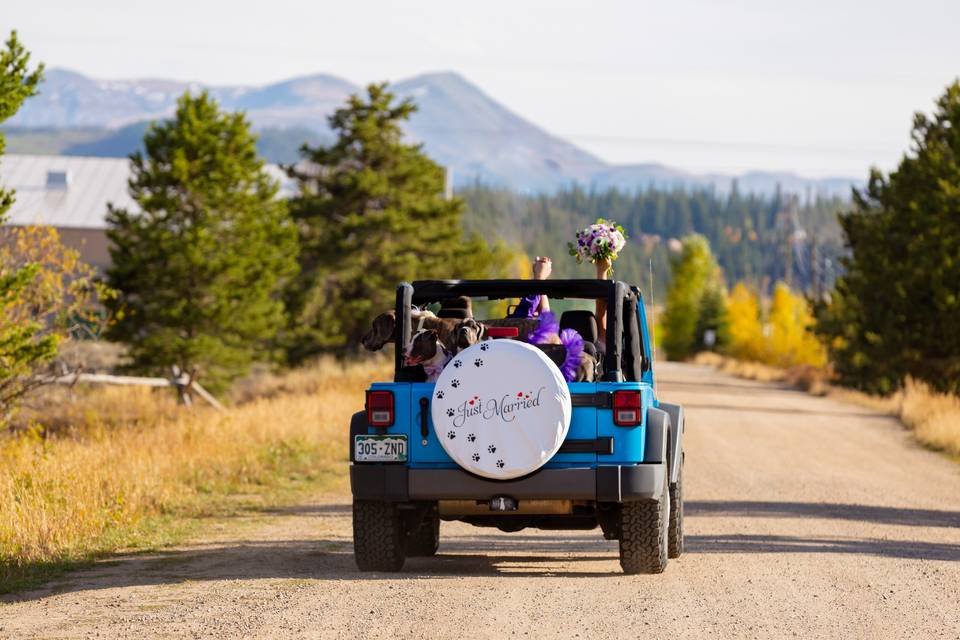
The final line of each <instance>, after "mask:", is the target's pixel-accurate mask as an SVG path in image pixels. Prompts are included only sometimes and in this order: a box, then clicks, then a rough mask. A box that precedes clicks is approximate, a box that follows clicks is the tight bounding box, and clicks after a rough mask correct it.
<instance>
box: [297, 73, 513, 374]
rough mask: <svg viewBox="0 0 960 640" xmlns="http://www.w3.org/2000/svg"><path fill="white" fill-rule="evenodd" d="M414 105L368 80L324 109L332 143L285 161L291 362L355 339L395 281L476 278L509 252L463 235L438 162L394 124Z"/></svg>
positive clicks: (458, 207) (386, 302)
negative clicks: (295, 268)
mask: <svg viewBox="0 0 960 640" xmlns="http://www.w3.org/2000/svg"><path fill="white" fill-rule="evenodd" d="M415 109H416V107H415V105H414V103H413V102H412V101H411V100H409V99H408V100H403V101H400V102H397V101H395V99H394V95H393V94H392V93H390V92H389V91H388V90H387V87H386V85H384V84H373V85H370V86H369V87H368V88H367V95H366V96H364V97H361V96H359V95H354V96H351V97H350V99H349V100H348V102H347V104H346V106H344V107H343V108H341V109H338V110H337V111H336V112H335V113H334V114H333V115H332V116H331V117H330V127H331V129H332V130H333V131H334V133H336V135H337V140H336V142H334V143H333V144H332V145H330V146H323V145H320V146H317V147H309V146H304V148H303V150H302V154H303V161H302V162H301V163H300V164H298V165H296V166H294V167H290V168H289V169H288V171H289V173H290V175H291V176H292V177H293V178H295V179H296V180H297V182H298V183H299V185H300V195H298V196H297V197H295V198H293V199H292V200H291V202H290V210H291V213H292V215H293V217H294V219H295V220H296V222H297V225H298V229H299V231H300V246H301V254H300V267H301V277H300V278H299V280H298V281H297V282H296V283H295V284H294V286H293V287H291V289H290V291H289V296H288V301H289V306H290V308H291V310H292V322H293V327H294V331H295V333H296V336H295V339H294V340H293V342H292V344H291V345H290V355H291V358H292V359H294V360H301V359H303V358H305V357H308V356H310V355H312V354H315V353H317V352H320V351H322V350H327V349H343V348H346V347H354V346H355V345H357V344H358V343H359V339H360V337H361V336H362V335H363V333H364V332H365V331H366V330H367V329H368V328H369V323H370V319H371V318H372V317H373V316H374V315H376V314H377V313H380V312H382V311H384V310H385V309H388V308H392V307H393V302H394V291H395V288H396V285H397V284H398V283H399V282H401V281H404V280H407V281H412V280H416V279H427V278H432V279H439V278H458V277H483V276H485V275H489V274H491V273H494V272H495V271H496V270H497V269H498V268H499V265H501V264H505V263H506V262H507V261H508V260H509V257H508V256H505V254H504V253H503V251H502V250H501V249H500V248H499V247H493V248H491V247H490V246H488V244H487V243H486V242H485V241H484V240H483V239H482V238H481V237H480V236H479V235H477V234H471V235H465V234H464V231H463V226H462V220H461V219H462V217H463V215H464V211H465V207H464V204H463V201H462V200H460V199H459V198H452V199H449V200H447V199H445V198H444V194H443V192H444V182H445V176H444V170H443V168H442V167H440V166H439V165H437V164H436V163H435V162H433V161H432V160H431V159H430V158H428V157H427V156H426V155H425V154H424V153H423V151H422V149H421V146H420V145H414V144H407V143H405V142H404V141H403V139H402V131H401V128H400V126H401V123H402V122H404V121H406V120H407V119H408V118H409V117H410V115H411V114H412V113H413V112H414V110H415Z"/></svg>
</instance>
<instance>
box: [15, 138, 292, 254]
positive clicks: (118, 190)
mask: <svg viewBox="0 0 960 640" xmlns="http://www.w3.org/2000/svg"><path fill="white" fill-rule="evenodd" d="M266 170H267V172H268V173H270V175H271V176H272V177H273V178H274V179H276V180H278V181H279V182H280V185H281V187H280V196H281V197H289V196H290V195H291V194H292V193H293V192H294V189H295V185H294V183H293V181H291V180H290V178H289V177H288V176H287V175H286V173H285V172H284V171H283V170H282V169H281V168H280V167H278V166H277V165H267V167H266ZM129 179H130V161H129V160H128V159H126V158H92V157H85V156H33V155H17V154H10V155H4V156H0V185H2V186H3V187H4V188H12V189H15V190H16V192H17V193H16V202H15V203H14V204H13V207H11V209H10V210H9V211H8V212H7V220H6V224H9V225H18V226H26V225H33V224H44V225H50V226H53V227H56V228H57V230H58V231H59V232H60V237H61V240H62V241H63V243H64V244H66V245H67V246H70V247H73V248H75V249H77V250H79V251H80V254H81V257H82V258H83V260H84V261H85V262H87V263H89V264H92V265H94V266H96V267H97V268H100V269H102V268H104V267H106V266H107V265H108V264H109V263H110V254H109V251H108V244H107V237H106V233H105V231H106V227H107V224H106V216H107V205H108V204H113V205H114V206H116V207H123V208H126V209H128V210H131V211H136V210H137V204H136V203H135V202H134V201H133V199H132V198H131V197H130V193H129V191H128V181H129Z"/></svg>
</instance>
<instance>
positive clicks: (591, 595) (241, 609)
mask: <svg viewBox="0 0 960 640" xmlns="http://www.w3.org/2000/svg"><path fill="white" fill-rule="evenodd" d="M659 367H660V368H659V370H658V374H659V379H660V383H661V387H660V389H659V391H660V394H661V396H662V397H663V398H665V399H669V400H671V401H673V402H680V403H683V404H684V405H685V407H686V411H687V435H686V437H687V443H686V452H687V466H686V478H685V482H686V486H685V491H686V493H687V504H686V515H687V521H686V524H687V536H688V537H687V553H686V554H685V555H684V556H683V558H681V559H680V560H673V561H671V562H670V564H669V566H668V567H667V571H666V573H665V574H663V575H661V576H629V577H628V576H624V575H622V574H621V573H620V572H619V565H618V562H617V548H616V543H615V542H606V541H603V540H602V539H601V536H600V532H599V530H597V531H592V532H538V531H531V530H527V531H524V532H522V533H519V534H503V533H499V532H490V531H488V530H485V529H476V528H473V527H470V526H467V525H462V524H459V523H444V524H443V525H442V528H441V543H440V555H438V556H437V557H435V558H414V559H409V560H408V561H407V564H406V566H405V568H404V571H403V572H402V573H400V574H361V573H359V572H357V571H356V569H355V566H354V564H353V558H352V555H351V533H350V506H349V498H348V497H346V496H334V497H325V498H318V499H317V500H315V501H313V502H311V503H310V504H305V505H302V506H299V507H295V508H292V509H289V510H285V511H281V512H277V513H272V514H267V515H265V516H264V517H262V518H260V519H258V521H257V522H255V523H252V524H248V525H246V526H242V527H227V528H224V529H223V530H222V531H219V532H217V533H216V534H215V535H213V536H211V538H210V539H209V540H207V541H205V542H203V543H198V544H194V545H191V546H188V547H184V548H181V549H175V550H171V551H167V552H163V553H158V554H154V555H152V556H137V557H131V558H121V559H119V560H114V561H112V562H104V563H101V564H100V565H98V566H96V567H94V568H93V569H91V570H88V571H84V572H80V573H75V574H73V575H71V576H69V577H68V578H67V579H65V580H62V581H60V582H58V583H55V584H52V585H49V586H47V587H45V588H43V589H40V590H37V591H34V592H30V593H24V594H20V595H18V596H13V597H8V598H6V600H5V604H0V638H96V637H100V638H240V637H258V638H298V637H317V638H321V637H322V638H328V637H329V638H337V637H342V638H354V637H363V638H398V637H427V638H459V637H470V638H504V637H535V638H551V637H558V638H575V637H581V638H586V637H598V638H621V637H622V638H628V637H629V638H635V637H638V636H641V637H650V638H660V637H663V638H667V637H672V638H673V637H687V638H704V637H721V638H728V637H760V638H770V637H795V636H800V637H807V638H809V637H817V638H820V637H836V638H838V637H843V638H897V637H912V638H937V637H943V638H957V637H960V465H957V464H955V463H952V462H950V461H948V460H946V459H944V458H942V457H941V456H938V455H936V454H934V453H930V452H928V451H924V450H922V449H921V448H919V447H918V446H916V445H915V444H913V443H912V442H911V441H910V439H909V436H908V434H907V433H906V432H905V431H904V430H903V429H902V428H901V427H900V426H899V424H898V423H897V422H896V421H895V420H893V419H891V418H887V417H884V416H881V415H879V414H874V413H871V412H869V411H866V410H864V409H862V408H860V407H856V406H853V405H847V404H843V403H840V402H837V401H834V400H830V399H824V398H813V397H810V396H808V395H806V394H803V393H800V392H797V391H793V390H789V389H785V388H780V387H776V386H772V385H764V384H759V383H753V382H746V381H743V380H737V379H734V378H731V377H727V376H724V375H721V374H719V373H716V372H714V371H712V370H709V369H706V368H702V367H694V366H683V365H659Z"/></svg>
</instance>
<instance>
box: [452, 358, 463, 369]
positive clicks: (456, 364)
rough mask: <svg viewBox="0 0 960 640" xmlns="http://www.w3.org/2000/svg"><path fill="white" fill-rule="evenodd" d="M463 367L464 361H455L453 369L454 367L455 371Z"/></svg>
mask: <svg viewBox="0 0 960 640" xmlns="http://www.w3.org/2000/svg"><path fill="white" fill-rule="evenodd" d="M462 366H463V361H461V360H454V361H453V367H454V368H455V369H459V368H460V367H462Z"/></svg>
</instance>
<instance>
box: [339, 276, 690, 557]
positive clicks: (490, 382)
mask: <svg viewBox="0 0 960 640" xmlns="http://www.w3.org/2000/svg"><path fill="white" fill-rule="evenodd" d="M532 294H543V295H547V296H549V298H550V299H551V300H561V299H563V300H571V299H582V300H589V301H591V302H594V303H595V301H597V300H600V301H602V302H601V303H605V305H606V314H605V315H606V323H605V324H606V327H605V331H604V327H600V328H599V329H598V326H597V320H596V316H595V314H594V313H593V312H592V311H586V310H568V311H566V312H564V313H563V314H562V315H561V316H560V326H561V328H572V329H575V330H576V331H577V332H578V333H579V334H580V336H581V337H582V338H583V340H584V342H585V343H586V344H587V345H588V349H587V350H588V351H589V352H590V353H596V354H597V358H598V369H597V375H596V381H593V382H570V383H568V382H566V381H565V380H564V378H563V377H562V375H560V371H559V369H558V368H557V366H556V364H554V363H553V362H552V361H550V359H549V358H547V357H545V356H543V355H542V352H541V351H538V350H537V349H536V348H535V347H532V346H530V345H528V344H525V343H524V342H523V338H524V336H522V335H519V336H516V335H515V336H514V337H518V338H520V339H519V340H515V339H493V340H487V341H483V342H479V343H477V344H474V345H473V346H470V347H469V348H467V349H465V350H463V351H460V352H459V353H457V354H456V355H455V356H454V357H453V360H452V361H450V363H449V364H448V365H447V366H446V367H445V368H444V369H443V371H442V373H441V374H440V377H439V379H438V380H437V381H436V383H428V382H424V381H423V380H424V379H425V377H424V373H423V369H422V367H409V366H405V360H404V356H403V354H404V349H405V347H406V346H407V345H408V344H409V343H410V340H411V335H412V333H414V332H415V331H416V326H415V325H416V322H415V321H414V318H415V317H416V314H417V309H419V308H424V307H425V306H426V305H429V304H432V303H442V302H443V301H444V300H451V299H454V298H458V297H461V296H467V297H470V298H471V299H474V300H478V301H482V300H506V299H512V298H520V297H523V296H528V295H532ZM564 304H566V303H557V306H562V305H564ZM581 304H583V303H581ZM395 312H396V334H395V335H396V348H395V356H396V368H395V376H394V381H393V382H378V383H374V384H372V385H371V387H370V389H369V390H368V391H367V398H366V410H365V411H362V412H358V413H356V414H355V415H354V416H353V419H352V421H351V424H350V451H351V454H350V459H351V462H352V464H351V467H350V484H351V488H352V492H353V539H354V554H355V558H356V562H357V565H358V567H359V568H360V569H361V570H379V571H398V570H400V569H401V567H402V566H403V564H404V560H405V558H406V557H407V556H430V555H433V554H435V553H436V551H437V548H438V544H439V531H440V520H460V521H463V522H467V523H470V524H473V525H476V526H482V527H497V528H498V529H500V530H501V531H507V532H512V531H520V530H521V529H524V528H525V527H534V528H540V529H594V528H596V527H597V526H599V527H600V528H601V530H602V531H603V535H604V537H605V538H606V539H611V540H612V539H616V540H619V542H620V545H619V546H620V564H621V566H622V567H623V570H624V571H625V572H626V573H660V572H662V571H663V570H664V568H665V567H666V564H667V558H668V557H669V558H676V557H679V556H680V554H681V553H682V552H683V489H682V486H683V409H682V408H681V407H680V406H678V405H672V404H667V403H665V402H660V401H659V400H658V399H657V398H656V396H655V389H654V384H653V380H654V378H653V376H654V372H653V362H652V360H651V357H650V354H651V343H650V337H649V333H648V330H647V321H646V314H645V312H644V305H643V301H642V298H641V294H640V290H639V289H638V288H637V287H633V286H630V285H628V284H625V283H623V282H619V281H612V280H473V281H466V280H459V281H456V280H440V281H437V280H431V281H418V282H414V283H413V284H412V285H411V284H407V283H403V284H401V285H400V286H399V287H398V288H397V297H396V310H395ZM603 333H605V336H606V339H605V340H604V341H603V342H598V338H599V336H600V335H602V334H603ZM501 335H503V334H502V333H501ZM590 345H592V346H590Z"/></svg>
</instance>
